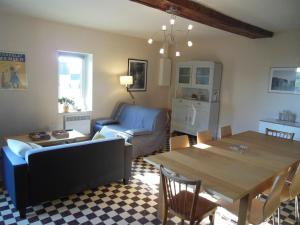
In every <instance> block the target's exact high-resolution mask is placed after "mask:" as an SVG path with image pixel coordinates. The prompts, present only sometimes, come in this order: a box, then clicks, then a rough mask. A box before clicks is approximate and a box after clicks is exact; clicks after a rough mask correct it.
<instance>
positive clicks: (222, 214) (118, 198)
mask: <svg viewBox="0 0 300 225" xmlns="http://www.w3.org/2000/svg"><path fill="white" fill-rule="evenodd" d="M192 141H193V140H192ZM132 172H133V173H132V179H131V181H130V184H128V185H123V184H122V183H112V184H110V185H105V186H101V187H99V188H97V189H93V190H87V191H84V192H82V193H78V194H73V195H70V196H68V197H65V198H62V199H57V200H55V201H52V202H45V203H43V204H41V205H38V206H34V207H29V208H27V218H26V219H20V217H19V213H18V212H17V211H16V210H15V208H14V206H13V204H12V202H11V200H10V198H9V197H8V195H7V192H6V191H5V190H3V188H2V187H0V225H3V224H7V225H8V224H20V225H23V224H24V225H25V224H33V225H39V224H49V225H61V224H70V225H76V224H86V225H88V224H105V225H110V224H120V225H123V224H124V225H126V224H133V225H138V224H148V225H152V224H154V225H155V224H160V221H159V220H158V219H157V215H156V213H157V210H156V206H157V198H158V184H159V173H158V172H159V171H158V170H157V169H155V168H154V167H153V166H152V165H150V164H148V163H146V162H145V161H143V159H142V158H138V159H136V160H135V161H134V162H133V167H132ZM281 211H282V215H281V222H282V223H281V224H283V225H292V224H295V220H294V204H293V203H291V204H286V205H284V206H283V207H282V210H281ZM235 219H236V218H235V217H234V216H233V215H231V214H229V213H228V212H226V211H225V210H224V209H222V208H218V210H217V213H216V219H215V224H216V225H233V224H236V223H235V222H234V220H235ZM179 222H180V220H179V218H177V217H171V218H170V219H169V221H168V224H177V223H179ZM208 223H209V222H208V220H204V221H203V223H202V224H208ZM266 224H268V223H266ZM270 224H271V222H270Z"/></svg>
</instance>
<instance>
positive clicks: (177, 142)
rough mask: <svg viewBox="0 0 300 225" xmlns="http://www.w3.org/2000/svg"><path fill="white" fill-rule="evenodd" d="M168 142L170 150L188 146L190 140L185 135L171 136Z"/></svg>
mask: <svg viewBox="0 0 300 225" xmlns="http://www.w3.org/2000/svg"><path fill="white" fill-rule="evenodd" d="M169 142H170V151H174V150H178V149H181V148H187V147H190V141H189V137H188V136H187V135H180V136H175V137H171V138H170V140H169Z"/></svg>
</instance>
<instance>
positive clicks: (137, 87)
mask: <svg viewBox="0 0 300 225" xmlns="http://www.w3.org/2000/svg"><path fill="white" fill-rule="evenodd" d="M147 68H148V61H147V60H140V59H128V75H129V76H132V78H133V84H132V85H130V86H129V87H128V89H129V90H130V91H146V90H147Z"/></svg>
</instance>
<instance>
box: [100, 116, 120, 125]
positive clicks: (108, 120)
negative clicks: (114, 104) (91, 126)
mask: <svg viewBox="0 0 300 225" xmlns="http://www.w3.org/2000/svg"><path fill="white" fill-rule="evenodd" d="M118 123H119V122H118V121H117V120H114V119H112V118H99V119H97V120H96V124H99V125H101V126H104V125H111V124H118Z"/></svg>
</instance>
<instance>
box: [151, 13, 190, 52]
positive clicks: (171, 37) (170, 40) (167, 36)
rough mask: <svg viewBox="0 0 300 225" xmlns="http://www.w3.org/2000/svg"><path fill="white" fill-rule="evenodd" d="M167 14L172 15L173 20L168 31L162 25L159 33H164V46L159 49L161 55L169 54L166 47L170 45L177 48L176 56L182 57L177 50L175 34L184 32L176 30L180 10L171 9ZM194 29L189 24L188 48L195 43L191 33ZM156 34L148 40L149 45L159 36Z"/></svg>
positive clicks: (187, 33)
mask: <svg viewBox="0 0 300 225" xmlns="http://www.w3.org/2000/svg"><path fill="white" fill-rule="evenodd" d="M166 12H167V13H169V14H171V19H170V28H169V29H168V27H167V25H165V24H164V25H162V26H161V31H160V32H157V33H161V32H162V33H163V41H162V42H163V46H162V47H161V48H160V49H159V53H160V54H162V55H164V54H166V53H167V49H166V46H168V45H174V46H175V56H177V57H179V56H180V55H181V52H180V51H179V49H178V48H177V46H178V45H177V42H176V40H177V39H176V37H175V32H184V31H182V30H175V23H176V15H177V14H178V10H177V9H175V8H170V9H169V10H167V11H166ZM192 29H193V25H192V24H189V25H188V27H187V31H185V32H186V43H187V46H188V47H189V48H190V47H192V46H193V42H192V41H191V40H190V32H191V31H192ZM157 33H155V34H154V35H153V36H152V37H151V38H149V39H148V44H150V45H151V44H152V43H153V38H154V36H155V35H156V34H157Z"/></svg>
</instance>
